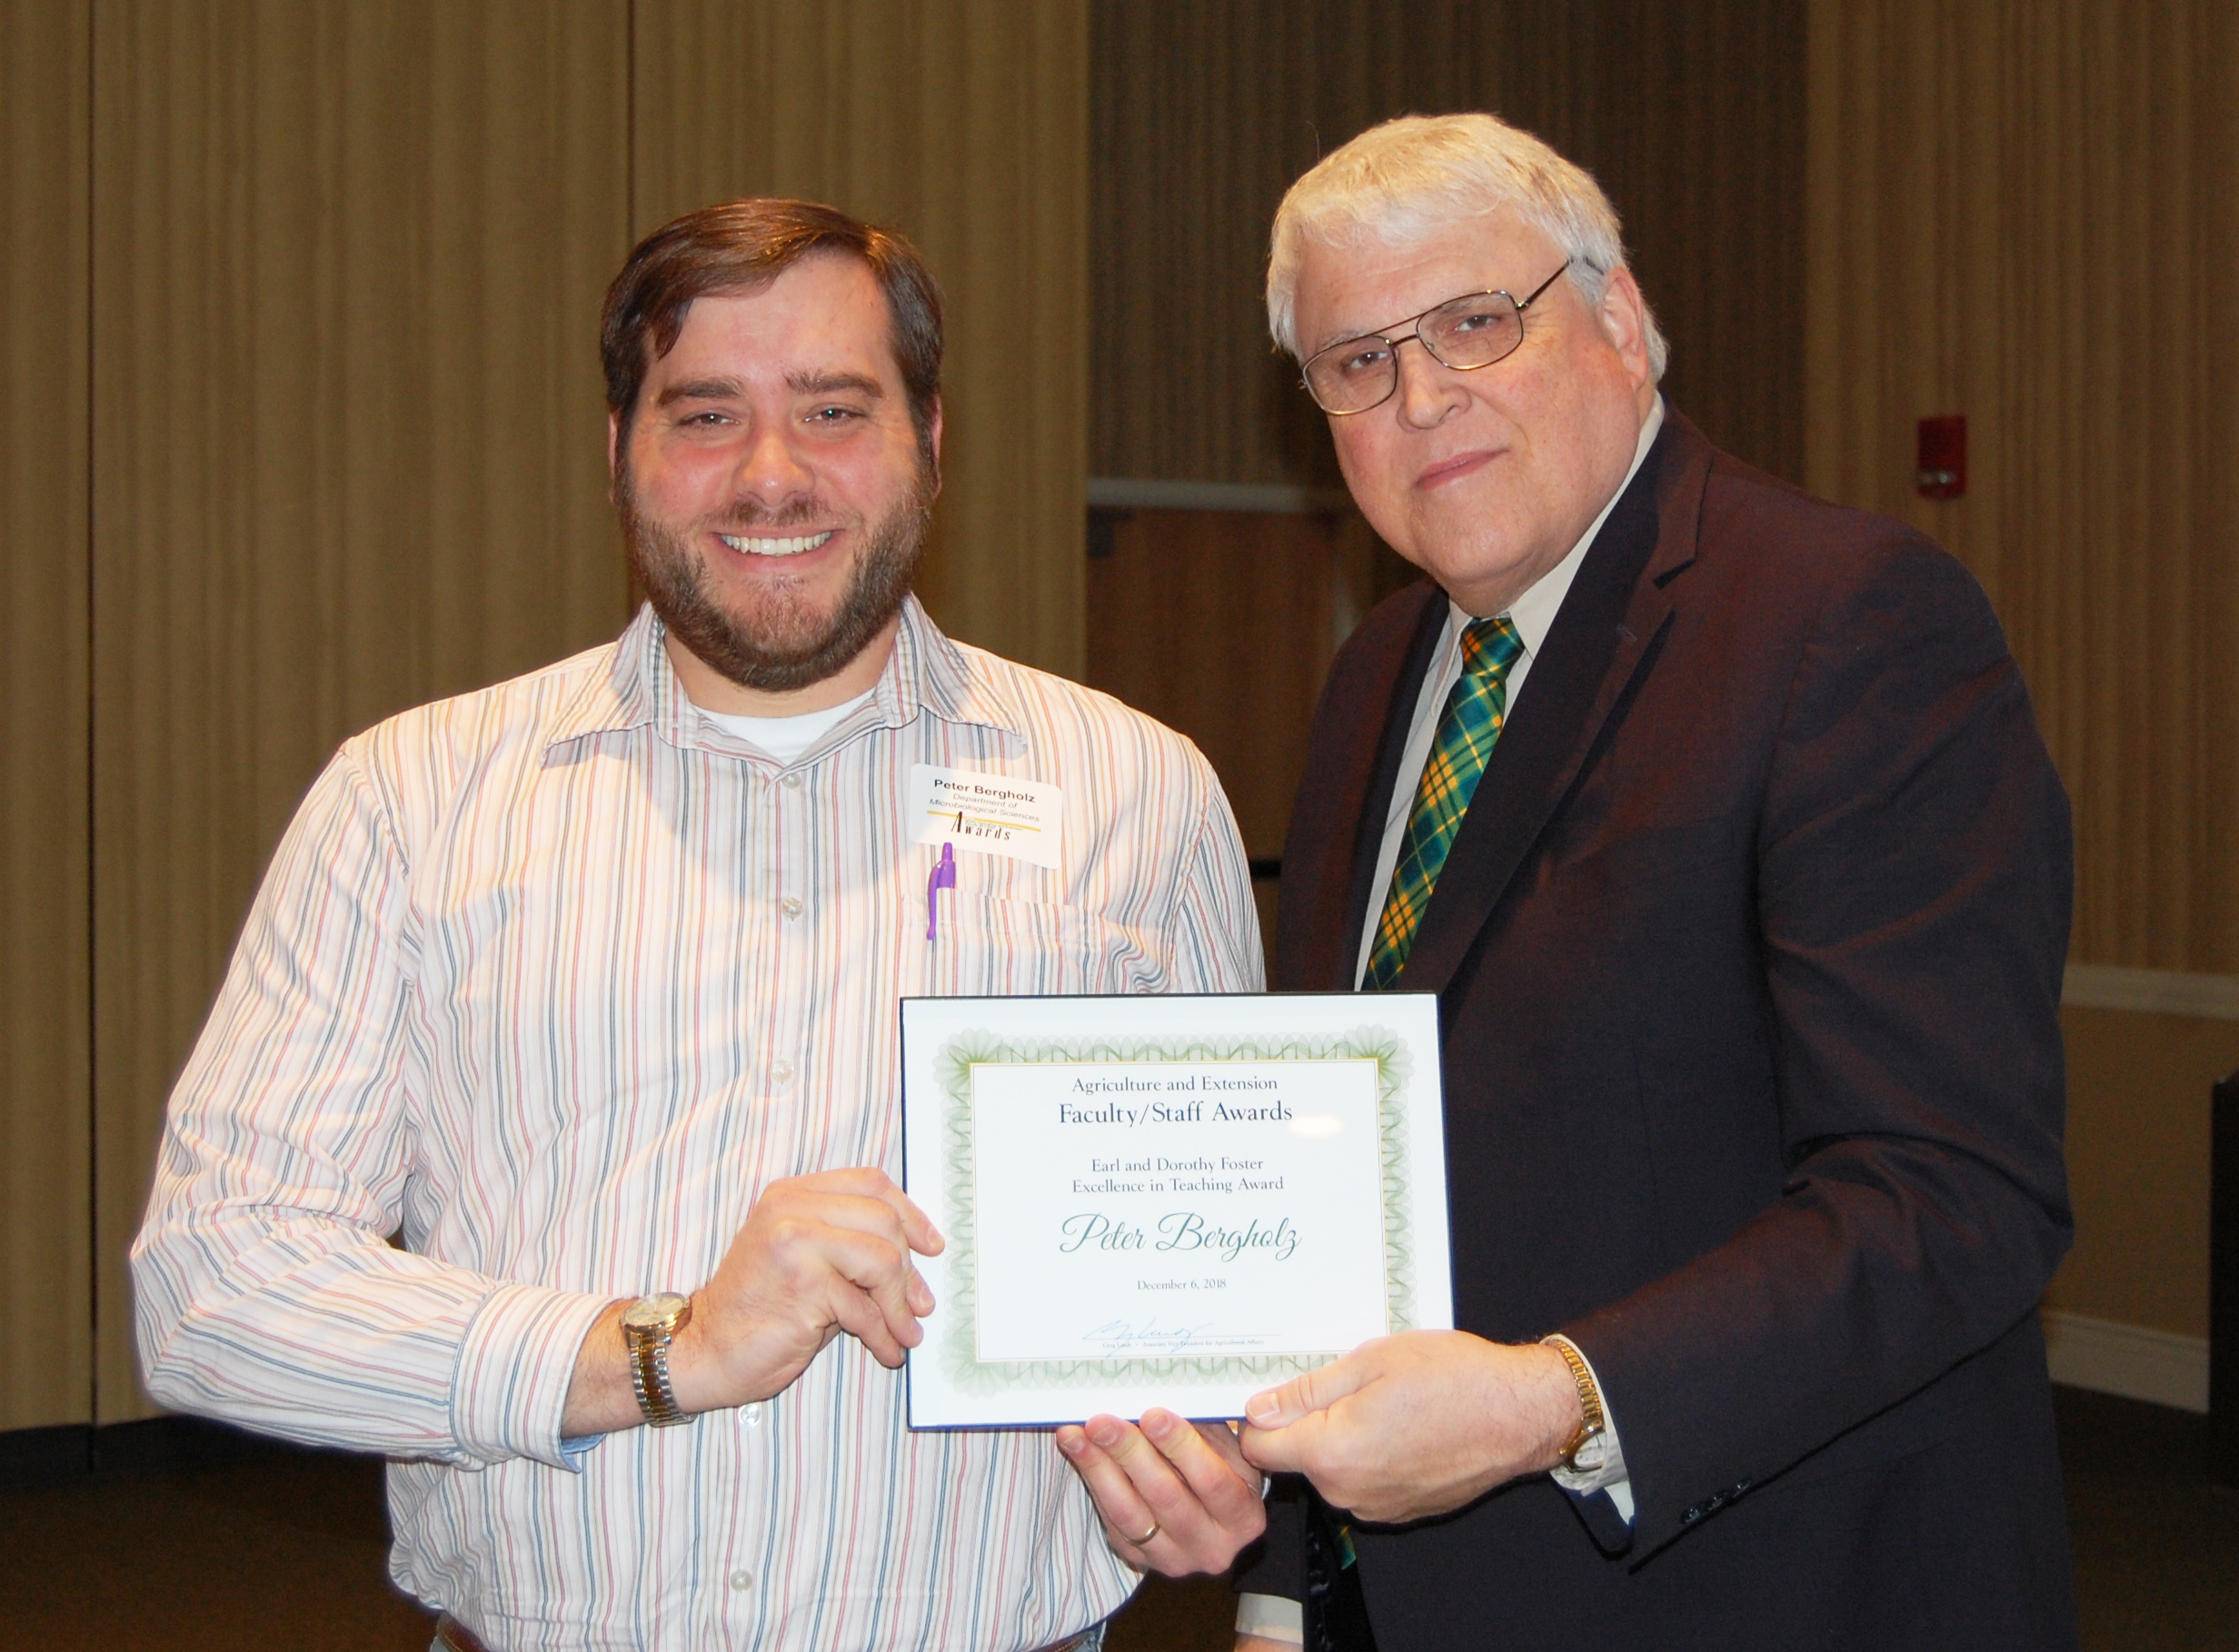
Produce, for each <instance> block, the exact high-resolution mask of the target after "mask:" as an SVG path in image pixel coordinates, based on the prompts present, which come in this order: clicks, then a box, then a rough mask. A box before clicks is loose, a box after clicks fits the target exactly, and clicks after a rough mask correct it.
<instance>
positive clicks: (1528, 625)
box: [1236, 395, 1664, 1646]
mask: <svg viewBox="0 0 2239 1652" xmlns="http://www.w3.org/2000/svg"><path fill="white" fill-rule="evenodd" d="M1663 428H1664V398H1663V397H1662V396H1661V395H1658V396H1657V398H1656V405H1655V406H1653V407H1651V408H1650V409H1649V410H1648V416H1647V419H1646V420H1644V421H1643V422H1642V423H1641V426H1640V439H1639V440H1638V441H1637V442H1636V443H1634V444H1633V463H1632V464H1631V465H1630V466H1629V467H1628V468H1627V471H1626V473H1625V480H1624V481H1622V482H1620V483H1617V492H1616V493H1612V494H1610V495H1609V503H1607V504H1605V505H1603V506H1602V508H1601V513H1600V514H1599V515H1597V516H1596V517H1595V518H1594V520H1593V522H1590V523H1589V524H1587V530H1586V532H1584V533H1582V534H1580V535H1579V536H1578V542H1577V544H1575V545H1573V546H1571V548H1570V550H1569V552H1568V553H1567V555H1565V556H1564V558H1563V560H1562V561H1561V562H1557V563H1556V564H1555V566H1554V567H1552V568H1550V569H1548V570H1547V572H1545V573H1543V574H1541V575H1540V576H1539V578H1538V579H1537V580H1536V581H1534V582H1532V584H1531V585H1530V586H1529V587H1528V588H1527V590H1526V591H1525V592H1524V593H1523V594H1522V595H1521V596H1519V597H1518V598H1517V599H1516V601H1515V602H1511V603H1509V604H1508V622H1509V623H1510V624H1512V625H1514V626H1515V627H1516V634H1517V635H1518V638H1520V639H1521V640H1522V642H1523V644H1524V647H1523V652H1520V653H1518V655H1517V657H1516V660H1515V662H1514V663H1512V664H1511V665H1510V666H1509V667H1508V715H1510V716H1513V715H1514V714H1515V712H1516V702H1517V697H1518V695H1519V694H1521V693H1522V692H1523V691H1524V679H1525V678H1526V677H1527V676H1528V675H1529V674H1530V672H1531V662H1532V660H1533V657H1534V656H1535V655H1537V653H1538V652H1539V650H1540V647H1541V645H1542V644H1543V643H1545V642H1547V632H1550V631H1552V630H1553V629H1554V627H1555V616H1556V614H1557V612H1559V611H1560V610H1561V608H1562V605H1563V599H1564V598H1565V597H1566V596H1567V595H1569V594H1570V582H1571V581H1572V580H1574V579H1576V578H1577V573H1578V565H1579V564H1580V563H1581V562H1584V561H1585V560H1586V553H1587V549H1588V548H1589V547H1591V546H1592V544H1593V542H1594V536H1595V535H1596V534H1597V533H1599V532H1601V528H1602V523H1604V522H1607V521H1608V520H1609V513H1610V512H1612V511H1614V510H1616V509H1617V501H1618V500H1620V499H1622V498H1623V497H1624V496H1625V490H1626V489H1627V488H1628V487H1630V486H1632V484H1633V478H1634V476H1636V475H1637V474H1638V473H1639V471H1640V465H1641V462H1642V461H1643V460H1645V459H1647V456H1648V450H1649V449H1650V448H1651V447H1653V446H1655V445H1656V438H1657V433H1658V432H1659V431H1661V430H1662V429H1663ZM1482 617H1484V616H1481V615H1478V614H1473V613H1471V612H1468V610H1466V609H1464V608H1463V607H1462V606H1461V605H1460V604H1459V603H1458V602H1452V601H1451V600H1449V601H1448V603H1447V615H1446V623H1445V625H1444V627H1443V628H1442V629H1441V630H1440V632H1439V633H1438V652H1437V653H1436V655H1435V656H1434V663H1433V664H1432V667H1431V669H1430V670H1429V671H1428V672H1426V673H1424V677H1423V686H1422V690H1421V692H1419V693H1418V694H1417V695H1416V697H1415V716H1414V720H1413V721H1412V722H1410V723H1409V724H1408V743H1407V744H1406V746H1405V747H1403V748H1402V749H1401V751H1400V753H1399V772H1398V778H1397V779H1396V780H1395V781H1394V782H1393V785H1392V794H1391V802H1390V806H1389V808H1388V811H1387V812H1386V814H1385V817H1384V841H1383V845H1382V847H1381V848H1380V849H1378V851H1377V858H1376V879H1375V881H1374V882H1372V883H1370V884H1369V886H1368V887H1369V888H1370V889H1372V890H1377V891H1389V890H1390V888H1391V873H1392V868H1393V867H1395V866H1397V865H1398V862H1399V846H1400V844H1401V842H1402V841H1404V840H1405V839H1406V837H1407V825H1408V815H1409V814H1410V813H1412V812H1413V811H1414V806H1415V789H1416V788H1417V787H1418V785H1420V784H1421V783H1422V778H1423V765H1424V764H1425V763H1427V762H1428V761H1430V746H1431V741H1434V740H1435V739H1437V738H1438V721H1439V719H1440V718H1442V717H1444V716H1445V715H1446V701H1447V696H1448V694H1450V693H1452V692H1453V691H1454V684H1455V683H1456V682H1458V681H1459V680H1460V678H1461V669H1462V659H1461V633H1462V628H1463V627H1465V626H1467V625H1468V624H1469V623H1470V622H1472V621H1473V620H1477V619H1479V618H1482ZM1383 916H1384V902H1383V901H1382V900H1380V899H1378V900H1372V901H1369V902H1368V916H1367V921H1366V922H1365V923H1364V924H1363V925H1362V927H1361V931H1360V953H1359V957H1358V960H1357V962H1356V963H1355V965H1354V969H1353V985H1354V986H1355V987H1356V988H1358V986H1359V985H1360V983H1361V981H1362V980H1364V979H1365V978H1366V977H1367V975H1368V955H1369V953H1370V952H1371V951H1373V950H1374V949H1375V946H1376V930H1377V925H1378V922H1379V921H1381V920H1382V918H1383ZM1585 1357H1586V1356H1585V1355H1584V1353H1583V1352H1581V1353H1580V1355H1579V1358H1582V1359H1583V1358H1585ZM1587 1369H1588V1370H1589V1371H1590V1370H1591V1369H1593V1365H1592V1362H1591V1361H1588V1362H1587ZM1602 1402H1603V1408H1604V1411H1605V1412H1607V1408H1608V1396H1607V1395H1606V1394H1605V1395H1604V1396H1603V1397H1602ZM1604 1438H1606V1439H1607V1441H1608V1449H1607V1457H1606V1458H1605V1459H1604V1463H1603V1467H1602V1468H1600V1469H1599V1470H1598V1471H1597V1472H1596V1473H1595V1474H1593V1475H1590V1476H1587V1475H1570V1474H1560V1473H1558V1474H1557V1478H1558V1479H1559V1480H1561V1481H1562V1482H1563V1483H1564V1484H1565V1485H1567V1487H1568V1488H1570V1489H1571V1490H1573V1491H1592V1490H1595V1489H1597V1488H1598V1489H1600V1490H1604V1491H1607V1493H1608V1494H1609V1500H1610V1501H1611V1502H1613V1503H1615V1504H1616V1505H1617V1513H1618V1514H1620V1515H1622V1516H1623V1517H1624V1518H1625V1520H1626V1523H1627V1525H1629V1524H1631V1522H1632V1518H1633V1488H1632V1483H1631V1481H1630V1480H1629V1479H1628V1478H1627V1477H1626V1474H1625V1453H1624V1448H1622V1447H1621V1446H1619V1445H1618V1444H1617V1418H1616V1417H1615V1416H1614V1415H1609V1416H1608V1417H1607V1424H1606V1433H1605V1435H1604ZM1303 1614H1304V1608H1303V1607H1301V1606H1300V1605H1299V1602H1298V1601H1295V1600H1291V1599H1289V1598H1287V1597H1283V1596H1280V1595H1239V1596H1238V1597H1237V1603H1236V1631H1237V1633H1238V1634H1239V1635H1257V1636H1260V1637H1264V1638H1266V1639H1268V1640H1272V1641H1278V1642H1283V1643H1287V1644H1289V1645H1292V1646H1299V1645H1303V1644H1304V1643H1305V1640H1306V1628H1305V1618H1304V1615H1303Z"/></svg>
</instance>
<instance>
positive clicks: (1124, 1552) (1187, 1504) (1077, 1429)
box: [1058, 1408, 1268, 1577]
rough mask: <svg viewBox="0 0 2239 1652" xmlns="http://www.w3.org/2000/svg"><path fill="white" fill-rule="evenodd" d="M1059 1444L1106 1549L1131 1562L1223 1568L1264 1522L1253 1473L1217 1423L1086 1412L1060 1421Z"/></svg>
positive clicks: (1161, 1567)
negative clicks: (1099, 1523) (1092, 1505)
mask: <svg viewBox="0 0 2239 1652" xmlns="http://www.w3.org/2000/svg"><path fill="white" fill-rule="evenodd" d="M1058 1449H1059V1450H1060V1451H1062V1452H1063V1453H1064V1454H1065V1457H1066V1460H1067V1461H1069V1462H1070V1463H1071V1464H1072V1466H1073V1469H1074V1471H1075V1472H1076V1473H1078V1474H1079V1475H1080V1478H1081V1479H1082V1480H1083V1481H1084V1482H1085V1483H1086V1484H1087V1486H1088V1488H1089V1495H1090V1497H1092V1498H1095V1499H1096V1511H1097V1513H1098V1514H1100V1515H1101V1516H1102V1517H1103V1518H1104V1536H1105V1538H1106V1540H1107V1541H1109V1542H1110V1544H1111V1548H1112V1553H1114V1554H1116V1555H1118V1556H1119V1557H1120V1558H1121V1559H1122V1560H1124V1561H1126V1562H1127V1563H1128V1564H1129V1566H1131V1567H1134V1568H1135V1569H1136V1570H1137V1571H1139V1572H1163V1573H1164V1574H1166V1575H1167V1576H1168V1577H1189V1576H1192V1575H1194V1574H1196V1573H1199V1572H1223V1571H1226V1570H1228V1569H1229V1561H1231V1560H1233V1559H1235V1558H1236V1555H1237V1551H1238V1550H1239V1549H1240V1548H1243V1547H1244V1546H1245V1545H1246V1544H1247V1543H1249V1542H1250V1541H1251V1540H1252V1539H1253V1538H1257V1537H1258V1536H1259V1534H1260V1533H1261V1532H1262V1531H1264V1530H1266V1529H1267V1523H1268V1515H1267V1508H1266V1506H1265V1505H1264V1504H1262V1503H1261V1502H1260V1500H1259V1492H1260V1486H1261V1484H1262V1482H1261V1480H1260V1477H1259V1474H1258V1472H1257V1471H1255V1470H1254V1469H1253V1468H1252V1467H1251V1465H1250V1464H1249V1463H1247V1462H1246V1461H1245V1460H1244V1454H1243V1452H1242V1451H1241V1450H1240V1449H1239V1448H1238V1446H1237V1443H1236V1436H1235V1435H1233V1434H1231V1433H1230V1432H1229V1428H1228V1426H1227V1425H1226V1424H1225V1423H1197V1424H1194V1425H1193V1424H1191V1423H1189V1422H1188V1421H1186V1420H1184V1419H1183V1418H1179V1417H1177V1416H1175V1415H1174V1413H1173V1412H1171V1411H1162V1410H1159V1409H1158V1408H1152V1409H1150V1410H1148V1411H1146V1412H1144V1413H1143V1422H1142V1427H1140V1428H1136V1427H1135V1426H1133V1425H1132V1424H1129V1423H1125V1422H1122V1421H1120V1419H1119V1418H1116V1417H1091V1418H1089V1420H1088V1421H1087V1422H1086V1423H1083V1424H1078V1425H1076V1424H1071V1423H1069V1424H1067V1425H1066V1426H1065V1427H1064V1428H1060V1429H1059V1430H1058Z"/></svg>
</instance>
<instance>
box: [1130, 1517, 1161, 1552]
mask: <svg viewBox="0 0 2239 1652" xmlns="http://www.w3.org/2000/svg"><path fill="white" fill-rule="evenodd" d="M1158 1535H1159V1523H1158V1522H1157V1521H1156V1520H1153V1521H1152V1522H1151V1523H1150V1529H1149V1531H1147V1532H1145V1533H1144V1534H1143V1535H1142V1536H1141V1537H1139V1538H1129V1539H1128V1541H1129V1542H1130V1543H1132V1544H1133V1545H1135V1547H1136V1548H1142V1546H1143V1545H1144V1544H1146V1543H1148V1542H1149V1541H1150V1540H1151V1538H1155V1537H1157V1536H1158Z"/></svg>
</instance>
